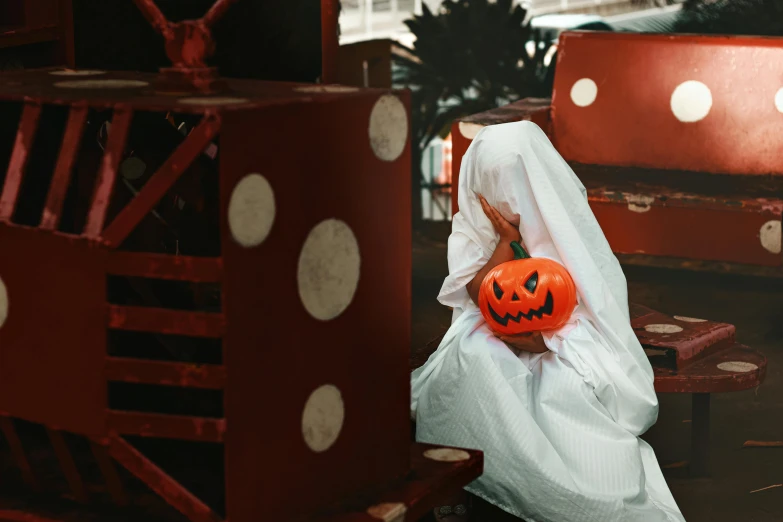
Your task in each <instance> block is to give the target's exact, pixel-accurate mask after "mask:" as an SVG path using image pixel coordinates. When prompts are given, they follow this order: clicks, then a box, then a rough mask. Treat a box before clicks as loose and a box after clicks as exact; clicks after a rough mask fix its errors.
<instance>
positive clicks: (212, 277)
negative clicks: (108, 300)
mask: <svg viewBox="0 0 783 522" xmlns="http://www.w3.org/2000/svg"><path fill="white" fill-rule="evenodd" d="M106 271H107V272H108V273H109V274H112V275H122V276H127V277H144V278H151V279H169V280H174V281H190V282H193V283H219V282H220V281H221V280H222V279H223V260H222V259H221V258H219V257H192V256H172V255H167V254H152V253H146V252H123V251H118V250H114V251H111V252H110V253H109V259H108V265H107V267H106Z"/></svg>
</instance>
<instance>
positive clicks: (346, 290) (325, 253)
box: [297, 219, 361, 321]
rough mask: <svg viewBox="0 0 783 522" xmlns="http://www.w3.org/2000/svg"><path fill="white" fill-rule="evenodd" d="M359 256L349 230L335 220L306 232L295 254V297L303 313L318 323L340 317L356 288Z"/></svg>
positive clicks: (356, 245) (346, 226)
mask: <svg viewBox="0 0 783 522" xmlns="http://www.w3.org/2000/svg"><path fill="white" fill-rule="evenodd" d="M360 265H361V256H360V254H359V243H358V242H357V241H356V236H354V234H353V231H352V230H351V228H350V227H349V226H348V225H346V224H345V223H344V222H342V221H339V220H337V219H327V220H326V221H322V222H321V223H319V224H318V225H316V226H315V228H313V229H312V230H311V231H310V234H309V235H308V236H307V240H305V243H304V246H303V247H302V252H301V253H300V254H299V270H298V273H297V280H298V283H299V297H300V298H301V300H302V304H303V305H304V307H305V309H306V310H307V312H308V313H309V314H310V315H312V316H313V317H314V318H316V319H319V320H321V321H328V320H330V319H334V318H335V317H337V316H338V315H340V314H342V313H343V312H344V311H345V309H346V308H348V306H349V305H350V304H351V301H353V296H354V294H355V293H356V288H357V287H358V286H359V273H360Z"/></svg>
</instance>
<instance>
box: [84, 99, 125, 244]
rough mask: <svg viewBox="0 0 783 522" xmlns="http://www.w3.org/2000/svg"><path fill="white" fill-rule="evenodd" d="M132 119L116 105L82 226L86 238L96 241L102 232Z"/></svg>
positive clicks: (123, 109) (123, 108) (123, 107)
mask: <svg viewBox="0 0 783 522" xmlns="http://www.w3.org/2000/svg"><path fill="white" fill-rule="evenodd" d="M132 118H133V111H132V110H131V109H130V107H126V106H124V105H118V106H117V107H115V108H114V117H113V118H112V121H111V130H110V131H109V138H108V140H107V142H106V149H105V150H104V152H103V159H102V161H101V169H100V171H99V173H98V180H97V182H96V185H95V192H94V194H93V199H92V205H91V206H90V212H89V214H88V215H87V224H86V225H85V226H84V236H85V237H87V238H90V239H97V238H98V237H100V236H101V233H102V232H103V225H104V222H105V221H106V213H107V211H108V209H109V203H110V201H111V195H112V192H113V191H114V183H115V181H116V180H117V169H118V168H119V166H120V159H122V155H123V153H124V151H125V142H126V140H127V138H128V131H129V130H130V124H131V119H132Z"/></svg>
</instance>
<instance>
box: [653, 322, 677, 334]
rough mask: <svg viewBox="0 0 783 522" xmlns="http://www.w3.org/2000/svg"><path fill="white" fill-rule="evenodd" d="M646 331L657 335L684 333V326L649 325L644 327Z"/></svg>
mask: <svg viewBox="0 0 783 522" xmlns="http://www.w3.org/2000/svg"><path fill="white" fill-rule="evenodd" d="M644 329H645V330H647V331H648V332H650V333H656V334H673V333H677V332H682V326H677V325H676V324H648V325H647V326H645V327H644Z"/></svg>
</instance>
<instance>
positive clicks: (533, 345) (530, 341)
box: [497, 332, 549, 353]
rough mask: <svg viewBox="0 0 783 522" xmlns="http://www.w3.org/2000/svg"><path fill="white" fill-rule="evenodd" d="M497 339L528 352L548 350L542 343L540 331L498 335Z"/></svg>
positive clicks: (512, 347) (515, 348)
mask: <svg viewBox="0 0 783 522" xmlns="http://www.w3.org/2000/svg"><path fill="white" fill-rule="evenodd" d="M497 338H498V339H500V340H501V341H503V342H504V343H506V344H507V345H509V347H510V348H511V349H513V350H522V351H525V352H530V353H544V352H546V351H548V350H549V348H547V347H546V344H544V337H543V336H542V335H541V332H530V333H524V334H519V335H498V336H497Z"/></svg>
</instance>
